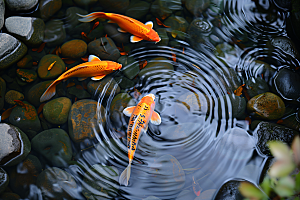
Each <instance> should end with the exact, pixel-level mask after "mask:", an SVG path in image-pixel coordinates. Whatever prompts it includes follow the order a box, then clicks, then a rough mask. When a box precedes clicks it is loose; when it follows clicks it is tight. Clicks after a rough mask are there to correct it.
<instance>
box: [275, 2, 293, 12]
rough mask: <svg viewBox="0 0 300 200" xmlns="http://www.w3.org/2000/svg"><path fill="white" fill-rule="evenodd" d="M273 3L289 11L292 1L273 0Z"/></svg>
mask: <svg viewBox="0 0 300 200" xmlns="http://www.w3.org/2000/svg"><path fill="white" fill-rule="evenodd" d="M274 3H275V5H276V6H277V7H278V8H279V9H284V10H285V11H291V9H292V1H290V0H274Z"/></svg>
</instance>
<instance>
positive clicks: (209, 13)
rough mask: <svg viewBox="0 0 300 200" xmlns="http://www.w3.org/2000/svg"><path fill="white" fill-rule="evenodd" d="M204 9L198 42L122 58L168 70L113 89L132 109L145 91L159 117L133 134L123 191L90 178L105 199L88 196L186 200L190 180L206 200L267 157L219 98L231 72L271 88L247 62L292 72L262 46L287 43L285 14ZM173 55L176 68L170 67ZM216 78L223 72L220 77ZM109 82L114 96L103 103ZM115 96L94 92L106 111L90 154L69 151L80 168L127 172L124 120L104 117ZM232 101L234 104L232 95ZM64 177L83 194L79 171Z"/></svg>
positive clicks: (147, 46)
mask: <svg viewBox="0 0 300 200" xmlns="http://www.w3.org/2000/svg"><path fill="white" fill-rule="evenodd" d="M187 1H188V0H187ZM213 2H216V6H215V7H214V6H211V7H210V8H209V9H208V10H206V11H204V12H203V15H202V16H199V19H202V20H204V21H206V22H207V23H209V24H211V25H212V28H211V30H210V31H209V34H204V35H203V42H202V43H196V42H195V41H194V40H193V39H192V36H191V35H188V34H185V36H186V40H185V41H184V40H180V39H177V38H173V41H174V42H176V46H175V47H174V46H171V45H170V46H158V45H154V44H152V43H149V42H145V41H144V42H142V43H141V44H139V45H136V46H135V48H133V49H132V51H131V52H130V53H129V57H133V58H134V59H135V60H137V61H136V62H138V60H148V61H150V60H151V59H153V58H157V57H160V59H158V60H157V66H159V65H165V63H169V64H171V65H173V67H174V70H167V69H158V70H153V71H149V72H148V73H146V74H145V75H144V76H142V77H137V79H138V80H137V81H136V84H135V85H134V86H133V87H131V88H128V89H125V90H124V91H123V92H125V93H128V94H129V95H131V96H132V97H135V96H136V94H137V91H139V92H140V95H138V96H136V98H134V101H135V103H136V104H137V103H138V101H139V100H140V99H141V97H143V96H144V95H146V94H149V93H153V94H155V96H156V98H157V101H156V107H155V110H156V111H157V112H158V113H160V115H161V118H162V123H161V125H159V126H155V125H152V124H150V125H149V128H148V131H147V133H146V134H143V135H142V136H141V138H140V140H139V144H138V148H137V152H136V154H135V159H134V161H133V164H132V172H131V177H130V180H129V185H128V186H127V187H125V186H119V184H118V183H117V182H116V181H114V180H112V179H106V178H105V177H99V179H100V180H101V181H102V182H105V184H106V186H108V187H109V188H110V189H108V190H107V191H109V192H107V191H106V192H103V191H94V192H97V193H98V195H100V196H103V197H109V198H113V199H144V198H147V197H148V196H156V197H158V198H160V199H176V197H177V196H178V194H179V193H180V192H181V191H182V190H188V191H189V192H190V193H191V194H194V192H193V187H192V184H193V179H194V180H195V182H197V183H198V184H199V186H200V187H201V193H204V192H205V191H206V192H207V193H206V194H210V195H208V196H209V197H208V199H209V198H211V199H213V198H214V196H215V195H216V194H217V192H218V190H219V189H220V187H221V186H222V185H223V184H224V183H226V182H227V181H229V180H248V181H250V182H252V183H254V184H256V185H257V184H258V183H259V179H260V175H261V172H262V168H263V167H264V164H265V162H266V159H267V158H266V157H264V156H263V155H261V154H260V153H259V152H258V151H257V149H256V143H257V137H256V135H255V134H253V133H252V131H250V130H249V123H248V121H246V120H243V119H236V118H234V117H233V111H232V110H233V106H234V105H232V103H231V99H230V98H229V95H232V94H233V91H228V88H233V83H232V81H231V78H232V76H231V74H230V73H231V70H233V71H235V72H237V73H238V74H239V76H240V78H241V79H242V80H247V79H250V78H251V77H259V76H261V74H262V73H264V79H265V80H266V81H267V82H268V83H269V84H270V86H272V83H273V82H272V74H268V72H265V71H262V64H261V63H259V62H256V61H264V62H266V63H268V64H270V66H271V68H272V69H274V70H278V69H279V68H280V67H282V66H292V65H294V66H299V62H298V60H297V59H296V58H294V57H293V56H291V54H289V52H285V51H283V50H282V49H280V48H274V47H272V45H268V42H271V43H272V42H273V43H276V42H278V41H275V40H274V39H273V38H275V37H279V36H287V37H288V35H287V27H286V26H287V25H286V21H287V18H288V17H289V12H286V11H284V10H281V9H279V8H277V7H276V6H275V4H274V3H273V2H272V1H267V0H224V1H223V2H221V1H213ZM220 2H221V3H220ZM216 11H218V12H219V13H218V12H216ZM65 26H68V24H65ZM204 26H205V24H204ZM171 28H172V27H171ZM199 34H200V33H199ZM174 44H175V43H174ZM218 44H227V45H231V48H232V49H231V51H229V50H228V49H227V50H224V51H223V53H224V55H223V56H216V54H217V53H215V48H216V46H217V45H218ZM224 49H226V47H224ZM172 54H173V55H172ZM174 54H175V55H176V61H173V60H172V58H174ZM287 57H288V58H290V59H287ZM163 58H164V59H163ZM148 63H149V62H148ZM150 63H151V62H150ZM133 64H135V63H133ZM127 67H129V66H127ZM220 74H224V75H223V76H222V77H223V78H220ZM110 77H111V78H117V80H118V81H119V82H120V81H121V80H122V79H123V78H124V77H122V76H121V75H120V73H118V72H116V73H114V74H112V75H110ZM242 83H243V82H242ZM110 84H112V86H113V87H114V89H113V90H112V91H110V95H109V97H105V93H106V90H107V89H108V88H109V86H110ZM116 89H117V85H114V84H113V83H112V82H111V83H108V84H107V85H106V87H105V88H104V90H103V91H101V92H100V95H99V96H96V97H94V98H95V99H96V100H98V102H100V103H101V104H102V105H103V106H104V107H105V108H106V111H107V112H106V113H105V116H102V115H101V113H100V112H99V110H100V108H99V109H98V110H97V115H98V119H99V121H101V118H103V117H105V118H106V124H105V127H103V126H101V125H99V124H95V127H96V126H99V130H100V131H98V132H96V138H97V140H96V141H94V144H93V146H92V147H91V146H90V145H87V146H86V147H84V146H82V148H81V149H78V152H80V154H79V155H80V156H78V157H77V158H76V159H77V161H78V163H80V164H81V165H82V166H85V167H84V168H85V169H88V168H89V167H91V166H92V165H94V164H100V165H103V166H106V165H107V166H114V167H116V168H117V169H118V171H119V174H120V173H121V172H122V171H123V170H124V169H125V167H126V166H127V165H128V158H127V147H126V137H122V136H124V135H125V132H126V127H127V122H128V117H125V116H123V115H122V116H120V118H119V119H116V120H117V121H119V122H120V123H119V124H116V123H115V122H114V121H113V120H111V115H112V113H110V107H111V103H112V100H113V98H114V96H115V95H116ZM228 93H230V94H228ZM233 98H236V97H235V96H234V95H233ZM120 124H121V125H120ZM95 130H96V128H95ZM65 170H66V171H68V172H69V173H71V174H72V175H73V176H74V177H75V179H76V181H77V182H78V183H81V185H82V187H85V188H87V189H88V190H90V191H93V188H92V187H91V186H89V185H88V184H85V181H84V180H83V179H82V175H83V174H84V172H83V171H82V170H80V169H79V168H77V167H75V166H74V165H72V166H70V167H69V168H66V169H65ZM95 176H96V175H95ZM33 193H34V192H33ZM75 196H76V195H75ZM196 197H197V196H196V195H194V198H196ZM76 198H79V199H81V198H83V197H82V196H77V197H76ZM203 199H204V197H203Z"/></svg>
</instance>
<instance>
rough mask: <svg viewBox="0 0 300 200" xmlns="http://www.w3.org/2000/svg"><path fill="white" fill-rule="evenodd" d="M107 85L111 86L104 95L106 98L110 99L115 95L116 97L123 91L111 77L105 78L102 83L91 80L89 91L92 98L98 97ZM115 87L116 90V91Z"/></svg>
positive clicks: (88, 86)
mask: <svg viewBox="0 0 300 200" xmlns="http://www.w3.org/2000/svg"><path fill="white" fill-rule="evenodd" d="M107 84H109V86H108V87H107V88H106V91H105V93H104V97H105V98H108V97H109V96H110V95H111V94H113V93H114V94H115V95H116V94H118V93H119V92H120V91H121V90H120V86H119V85H118V83H117V82H116V81H115V79H114V78H112V77H109V76H106V77H104V78H103V79H101V80H100V81H93V80H91V81H90V82H89V83H88V85H87V89H88V92H89V93H90V94H91V95H92V96H94V97H98V96H99V95H100V94H101V93H102V92H103V89H104V87H106V85H107ZM115 86H116V89H115V90H114V87H115Z"/></svg>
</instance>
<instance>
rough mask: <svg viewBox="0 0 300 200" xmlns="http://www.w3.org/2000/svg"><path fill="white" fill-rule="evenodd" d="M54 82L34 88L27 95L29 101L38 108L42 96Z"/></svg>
mask: <svg viewBox="0 0 300 200" xmlns="http://www.w3.org/2000/svg"><path fill="white" fill-rule="evenodd" d="M52 82H53V80H51V81H44V82H40V83H38V84H36V85H34V86H32V87H31V88H30V89H29V91H28V93H27V98H28V101H29V102H30V103H31V104H32V105H34V106H35V107H38V106H39V105H40V104H41V102H40V98H41V96H42V95H43V94H44V92H45V91H46V89H47V88H48V87H49V85H50V84H51V83H52Z"/></svg>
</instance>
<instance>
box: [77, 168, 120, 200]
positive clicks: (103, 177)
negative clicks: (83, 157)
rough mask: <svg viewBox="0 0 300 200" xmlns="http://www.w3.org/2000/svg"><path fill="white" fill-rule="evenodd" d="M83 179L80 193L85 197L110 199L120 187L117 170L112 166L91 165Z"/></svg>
mask: <svg viewBox="0 0 300 200" xmlns="http://www.w3.org/2000/svg"><path fill="white" fill-rule="evenodd" d="M83 181H84V183H85V185H84V186H83V189H82V193H83V195H84V196H85V197H86V198H87V199H112V198H114V197H116V196H117V192H118V190H119V188H120V185H119V183H118V182H119V170H118V169H117V168H116V167H114V166H102V165H100V164H95V165H92V167H91V168H90V169H89V170H88V172H87V173H85V175H84V178H83Z"/></svg>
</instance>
